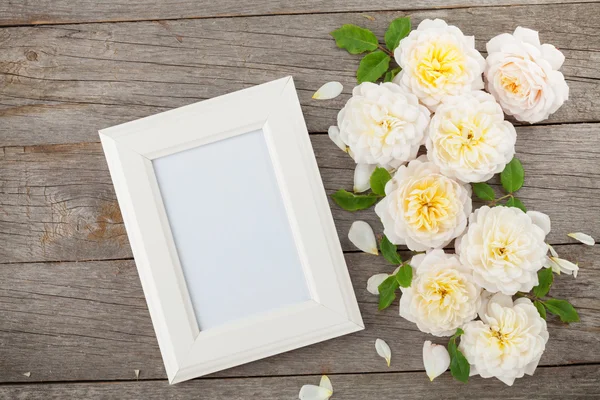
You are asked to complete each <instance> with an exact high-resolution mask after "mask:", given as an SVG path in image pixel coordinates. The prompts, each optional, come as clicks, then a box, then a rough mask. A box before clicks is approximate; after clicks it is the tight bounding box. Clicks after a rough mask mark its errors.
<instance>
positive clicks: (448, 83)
mask: <svg viewBox="0 0 600 400" xmlns="http://www.w3.org/2000/svg"><path fill="white" fill-rule="evenodd" d="M394 58H395V59H396V62H397V63H398V65H400V66H401V67H402V71H400V73H399V74H398V75H397V76H396V77H395V78H394V82H395V83H398V84H399V85H401V86H403V87H406V88H408V90H409V91H410V92H412V93H414V94H415V95H416V96H417V97H418V98H419V100H421V102H422V103H423V104H425V105H426V106H427V107H429V109H430V110H432V111H435V110H436V107H437V105H438V104H439V103H440V101H441V100H442V98H444V96H448V95H458V94H462V93H467V92H470V91H472V90H478V89H483V79H482V78H481V74H482V73H483V69H484V68H485V60H484V59H483V57H482V56H481V54H480V53H479V52H478V51H477V50H475V39H474V38H473V36H465V35H464V34H463V33H462V32H461V30H460V29H458V28H457V27H455V26H451V25H448V24H447V23H446V22H445V21H443V20H441V19H435V20H430V19H426V20H424V21H423V22H421V23H420V24H419V27H418V28H417V29H415V30H413V31H412V32H411V33H410V34H409V35H408V36H407V37H405V38H404V39H402V40H401V41H400V44H399V45H398V47H397V48H396V50H395V51H394Z"/></svg>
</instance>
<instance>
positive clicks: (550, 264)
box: [544, 257, 560, 275]
mask: <svg viewBox="0 0 600 400" xmlns="http://www.w3.org/2000/svg"><path fill="white" fill-rule="evenodd" d="M544 268H552V272H554V273H555V274H557V275H560V265H558V264H557V263H555V262H554V260H552V259H551V258H550V257H546V259H545V260H544Z"/></svg>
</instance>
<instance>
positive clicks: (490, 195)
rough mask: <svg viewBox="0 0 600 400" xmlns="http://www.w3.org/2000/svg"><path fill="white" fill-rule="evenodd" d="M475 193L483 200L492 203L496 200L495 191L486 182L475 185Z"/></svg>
mask: <svg viewBox="0 0 600 400" xmlns="http://www.w3.org/2000/svg"><path fill="white" fill-rule="evenodd" d="M472 185H473V193H475V196H477V197H478V198H479V199H481V200H485V201H492V200H494V199H495V198H496V195H495V194H494V189H492V187H491V186H490V185H488V184H487V183H485V182H479V183H473V184H472Z"/></svg>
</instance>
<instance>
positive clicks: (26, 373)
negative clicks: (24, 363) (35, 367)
mask: <svg viewBox="0 0 600 400" xmlns="http://www.w3.org/2000/svg"><path fill="white" fill-rule="evenodd" d="M23 375H24V376H26V377H28V378H29V377H30V376H31V372H29V371H28V372H25V373H24V374H23Z"/></svg>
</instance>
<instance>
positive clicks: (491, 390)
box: [0, 365, 600, 400]
mask: <svg viewBox="0 0 600 400" xmlns="http://www.w3.org/2000/svg"><path fill="white" fill-rule="evenodd" d="M330 378H331V381H332V384H333V390H334V396H333V399H344V400H371V399H411V400H420V399H445V400H463V399H471V398H476V399H481V400H486V399H499V398H502V399H506V400H511V399H521V400H527V399H549V400H552V399H554V400H563V399H584V398H585V399H594V398H598V396H600V386H598V379H600V367H599V366H596V365H590V366H577V367H568V368H566V367H551V368H538V370H537V371H536V373H535V376H534V377H529V376H528V377H525V378H522V379H521V380H519V381H517V382H516V383H515V384H514V385H513V386H512V387H509V386H506V385H504V384H503V383H502V382H500V381H498V380H496V379H481V378H471V381H470V382H469V384H468V385H465V384H461V383H460V382H457V381H453V380H452V378H451V376H450V374H448V373H446V374H444V375H442V376H440V377H438V378H437V379H436V380H435V381H434V382H433V383H432V382H429V379H428V378H427V376H426V375H425V373H423V372H409V373H385V374H368V375H357V374H351V375H340V376H330ZM318 383H319V376H315V375H313V376H311V375H309V376H294V377H277V378H242V379H227V380H224V379H196V380H193V381H189V382H183V383H180V384H178V385H176V386H169V385H168V383H167V382H166V381H150V382H115V383H104V384H97V383H72V384H71V383H60V384H39V385H23V384H19V385H10V386H4V387H0V399H6V400H9V399H10V400H38V399H40V400H42V399H43V400H63V399H105V400H113V399H114V400H122V399H146V400H164V399H169V400H188V399H189V400H192V399H194V400H196V399H214V400H248V399H264V400H293V399H297V398H298V392H299V391H300V388H301V387H302V385H305V384H313V385H316V384H318Z"/></svg>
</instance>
